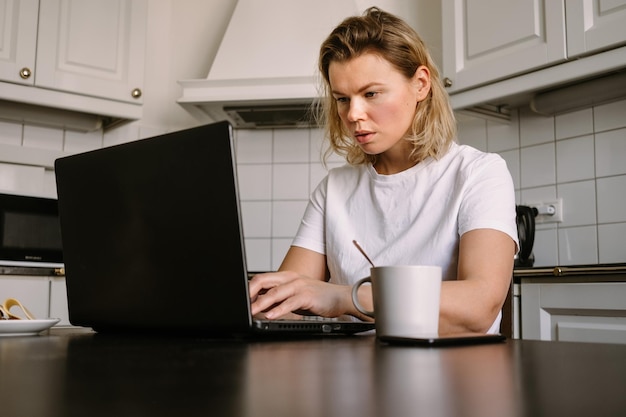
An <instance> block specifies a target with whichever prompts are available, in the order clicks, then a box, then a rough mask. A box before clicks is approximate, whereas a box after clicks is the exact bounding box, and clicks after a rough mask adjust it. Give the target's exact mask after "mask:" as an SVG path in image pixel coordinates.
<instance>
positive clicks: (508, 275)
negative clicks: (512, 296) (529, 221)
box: [439, 229, 516, 333]
mask: <svg viewBox="0 0 626 417" xmlns="http://www.w3.org/2000/svg"><path fill="white" fill-rule="evenodd" d="M515 249H516V247H515V242H514V241H513V239H511V237H510V236H508V235H507V234H506V233H503V232H500V231H497V230H494V229H476V230H472V231H469V232H467V233H465V234H463V235H462V236H461V241H460V245H459V262H458V272H457V280H456V281H444V282H443V283H442V287H441V306H440V316H439V332H440V333H458V332H467V331H471V332H481V333H484V332H486V331H488V330H489V328H490V327H491V325H492V324H493V322H494V321H495V319H496V317H497V315H498V313H499V312H500V310H501V309H502V305H503V304H504V300H505V299H506V295H507V292H508V290H509V285H510V283H511V279H512V277H513V257H514V256H515Z"/></svg>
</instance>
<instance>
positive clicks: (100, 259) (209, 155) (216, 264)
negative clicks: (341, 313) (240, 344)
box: [55, 122, 374, 335]
mask: <svg viewBox="0 0 626 417" xmlns="http://www.w3.org/2000/svg"><path fill="white" fill-rule="evenodd" d="M236 167H237V166H236V163H235V152H234V141H233V129H232V126H231V125H230V124H229V123H228V122H218V123H213V124H208V125H204V126H199V127H195V128H190V129H186V130H181V131H177V132H173V133H168V134H164V135H160V136H156V137H153V138H148V139H142V140H138V141H135V142H129V143H125V144H121V145H116V146H111V147H107V148H103V149H98V150H95V151H89V152H85V153H81V154H76V155H71V156H67V157H63V158H59V159H57V160H56V161H55V175H56V182H57V194H58V206H59V221H60V225H61V240H62V246H63V259H64V264H65V274H66V285H67V297H68V309H69V319H70V322H71V323H72V324H73V325H76V326H84V327H91V328H93V329H94V330H95V331H97V332H170V333H171V332H178V333H194V334H204V335H249V334H261V333H263V332H275V333H280V334H289V333H294V334H336V333H340V334H352V333H358V332H363V331H367V330H371V329H373V328H374V324H373V323H366V322H358V321H340V320H336V319H333V320H319V321H318V320H311V319H303V320H289V321H286V320H256V319H255V318H253V317H252V315H251V311H250V298H249V293H248V279H249V276H250V274H249V272H248V270H247V267H246V255H245V249H244V239H243V237H244V234H243V229H242V222H241V211H240V204H239V194H238V183H237V175H236V174H237V168H236Z"/></svg>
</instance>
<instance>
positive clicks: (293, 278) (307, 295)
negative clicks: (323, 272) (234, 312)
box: [249, 271, 352, 319]
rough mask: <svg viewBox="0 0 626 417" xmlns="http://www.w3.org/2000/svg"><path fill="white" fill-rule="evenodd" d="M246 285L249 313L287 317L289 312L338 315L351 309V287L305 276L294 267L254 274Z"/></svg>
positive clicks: (275, 317) (269, 317) (269, 316)
mask: <svg viewBox="0 0 626 417" xmlns="http://www.w3.org/2000/svg"><path fill="white" fill-rule="evenodd" d="M249 289H250V299H251V301H252V315H254V316H257V315H260V316H263V317H265V318H268V319H278V318H286V317H289V316H290V315H291V314H292V313H296V314H308V315H318V316H322V317H337V316H340V315H342V314H347V313H348V312H349V311H350V310H351V308H350V307H351V303H352V299H351V295H350V291H351V288H350V287H348V286H346V285H335V284H330V283H327V282H325V281H322V280H319V279H314V278H308V277H305V276H302V275H300V274H298V273H297V272H294V271H280V272H268V273H265V274H258V275H255V276H254V277H252V279H251V280H250V283H249ZM348 302H349V303H350V304H347V303H348Z"/></svg>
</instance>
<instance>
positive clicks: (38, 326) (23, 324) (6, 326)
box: [0, 319, 61, 337]
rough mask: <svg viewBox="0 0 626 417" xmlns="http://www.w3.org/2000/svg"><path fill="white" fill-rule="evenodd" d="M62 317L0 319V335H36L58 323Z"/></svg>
mask: <svg viewBox="0 0 626 417" xmlns="http://www.w3.org/2000/svg"><path fill="white" fill-rule="evenodd" d="M59 321H61V319H42V320H0V337H2V336H34V335H36V334H37V333H39V332H42V331H44V330H46V329H49V328H50V327H52V326H54V325H55V324H57V323H58V322H59Z"/></svg>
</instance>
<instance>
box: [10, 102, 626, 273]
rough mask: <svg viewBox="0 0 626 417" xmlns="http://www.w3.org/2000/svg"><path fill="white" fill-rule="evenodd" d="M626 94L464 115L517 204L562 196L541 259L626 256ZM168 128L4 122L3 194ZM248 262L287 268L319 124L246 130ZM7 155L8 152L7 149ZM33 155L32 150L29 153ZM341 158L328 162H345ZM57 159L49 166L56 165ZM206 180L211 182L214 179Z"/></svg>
mask: <svg viewBox="0 0 626 417" xmlns="http://www.w3.org/2000/svg"><path fill="white" fill-rule="evenodd" d="M624 115H626V101H619V102H615V103H611V104H606V105H602V106H596V107H594V108H590V109H586V110H582V111H578V112H574V113H569V114H564V115H561V116H556V117H543V116H538V115H536V114H534V113H532V112H531V111H530V110H528V109H524V108H522V109H519V110H515V111H514V112H513V114H512V120H511V122H510V123H508V124H503V123H500V122H493V121H487V120H483V119H473V118H465V117H461V118H460V120H459V142H461V143H465V144H468V145H472V146H474V147H476V148H478V149H481V150H486V151H489V152H496V153H499V154H500V155H502V157H503V158H504V159H505V160H506V161H507V164H508V166H509V169H510V171H511V174H512V176H513V180H514V183H515V190H516V195H517V202H518V203H527V202H536V201H547V200H553V199H555V198H562V199H563V222H561V223H547V224H541V225H538V230H537V233H536V239H535V248H534V253H535V258H536V260H535V266H550V265H581V264H595V263H622V262H626V192H625V191H626V164H624V162H623V160H624V159H625V158H626V117H625V116H624ZM161 133H165V131H164V130H163V129H157V128H153V127H147V126H142V125H141V124H140V122H135V123H131V124H127V125H124V126H121V127H118V128H116V129H114V130H112V131H110V132H106V133H103V132H101V131H97V132H91V133H86V134H85V133H76V132H70V131H63V130H59V129H51V128H44V127H36V126H22V125H21V124H15V123H6V122H0V148H2V150H3V151H6V150H8V151H11V150H16V149H20V148H23V151H24V152H23V153H24V154H27V155H28V154H33V165H31V164H30V163H29V162H28V161H26V162H25V161H24V158H20V161H19V162H20V163H19V164H15V163H11V162H14V161H12V160H11V156H10V154H11V152H2V153H0V192H16V193H21V194H31V195H41V196H56V189H55V183H54V172H53V171H52V169H51V167H50V166H48V167H42V166H41V164H40V162H39V161H41V160H42V155H43V159H45V156H46V155H49V157H50V158H52V159H53V158H54V155H56V154H58V153H61V152H65V153H75V152H82V151H87V150H91V149H98V148H101V147H103V146H110V145H113V144H117V143H122V142H128V141H132V140H136V139H140V138H146V137H151V136H155V135H158V134H161ZM235 135H236V138H235V139H236V153H237V160H238V175H239V183H240V191H241V205H242V213H243V227H244V234H245V236H246V251H247V258H248V268H249V269H250V270H252V271H265V270H273V269H276V268H278V266H279V265H280V262H281V260H282V258H283V256H284V254H285V252H286V250H287V248H288V247H289V244H290V243H291V239H292V238H293V236H294V234H295V232H296V230H297V227H298V224H299V221H300V217H301V215H302V213H303V211H304V208H305V206H306V204H307V200H308V196H309V194H310V193H311V191H312V190H313V188H314V187H315V186H316V184H317V183H318V182H319V181H320V180H321V179H322V178H323V176H324V174H325V172H326V171H325V168H324V167H323V165H322V164H321V162H320V160H321V158H320V149H321V143H322V133H321V131H319V130H317V129H276V130H237V131H236V132H235ZM2 154H4V155H2ZM27 159H28V158H27ZM342 163H343V162H342V160H341V159H339V158H337V157H333V158H332V159H331V160H330V161H329V166H330V167H332V166H337V165H340V164H342ZM48 165H49V164H48ZM199 184H200V185H206V186H210V185H209V184H202V180H201V179H199Z"/></svg>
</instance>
